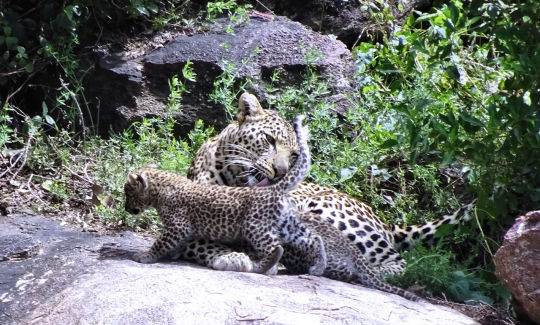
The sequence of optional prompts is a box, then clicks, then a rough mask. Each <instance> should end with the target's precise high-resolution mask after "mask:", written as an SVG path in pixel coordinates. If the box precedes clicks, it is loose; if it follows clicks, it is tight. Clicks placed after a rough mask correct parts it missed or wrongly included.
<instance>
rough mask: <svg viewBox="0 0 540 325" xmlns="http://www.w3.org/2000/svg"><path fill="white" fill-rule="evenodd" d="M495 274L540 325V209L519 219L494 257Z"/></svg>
mask: <svg viewBox="0 0 540 325" xmlns="http://www.w3.org/2000/svg"><path fill="white" fill-rule="evenodd" d="M495 275H496V276H497V277H498V278H499V279H500V280H501V281H502V282H503V283H504V284H505V285H506V286H507V287H508V289H510V292H511V293H512V296H513V297H514V299H515V303H517V306H516V307H517V308H516V309H517V310H522V311H523V312H525V313H526V314H527V316H528V317H529V318H530V319H532V320H533V321H534V322H536V323H539V324H540V210H538V211H532V212H528V213H527V214H525V215H524V216H521V217H519V218H517V219H516V222H515V223H514V226H512V228H510V230H508V232H507V233H506V235H505V236H504V242H503V245H502V246H501V247H500V248H499V250H498V251H497V253H496V254H495Z"/></svg>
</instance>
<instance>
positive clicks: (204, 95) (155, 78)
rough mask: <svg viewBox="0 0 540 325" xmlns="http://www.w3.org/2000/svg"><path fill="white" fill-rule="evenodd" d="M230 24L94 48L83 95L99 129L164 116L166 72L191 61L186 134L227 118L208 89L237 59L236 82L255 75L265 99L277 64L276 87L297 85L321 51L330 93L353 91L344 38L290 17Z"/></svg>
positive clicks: (182, 120) (182, 129)
mask: <svg viewBox="0 0 540 325" xmlns="http://www.w3.org/2000/svg"><path fill="white" fill-rule="evenodd" d="M227 24H230V23H228V22H227V21H225V20H218V23H217V24H216V25H215V26H214V27H212V28H211V29H210V31H207V32H204V33H200V34H195V35H192V36H188V35H177V36H174V37H169V38H167V37H165V36H163V35H156V36H154V37H153V43H154V44H153V46H151V47H142V48H140V47H137V48H135V49H131V50H127V51H116V52H115V51H113V50H111V49H107V48H102V49H100V50H99V51H97V52H96V53H97V57H98V59H97V67H96V70H95V71H94V73H93V74H92V75H90V76H89V77H87V78H86V85H85V89H86V97H87V98H88V99H89V100H90V101H91V102H93V103H94V104H95V107H99V117H96V118H98V119H99V122H100V126H101V127H102V130H105V131H106V130H108V129H109V127H112V128H113V129H115V130H121V129H124V128H125V127H127V126H128V125H129V124H131V123H132V122H133V121H135V120H139V119H140V118H141V117H148V116H160V115H163V114H164V112H165V106H166V103H167V97H168V95H169V93H170V91H169V85H168V79H169V78H171V77H172V76H173V75H175V74H176V75H179V76H181V72H182V68H183V67H184V65H185V64H186V62H187V61H188V60H189V61H191V62H192V63H193V68H194V71H195V73H196V74H197V80H196V82H189V81H187V82H186V85H187V88H188V90H189V93H188V94H185V96H184V97H183V99H182V110H181V112H180V113H179V114H178V116H176V118H177V121H178V123H179V127H178V130H177V131H179V133H180V134H182V133H183V134H185V133H187V132H188V131H189V130H190V129H191V128H192V126H193V124H194V122H195V121H196V120H197V119H202V120H203V121H204V122H206V123H207V124H212V125H215V126H217V128H218V129H219V128H222V127H224V126H225V125H227V123H228V121H227V120H226V117H225V112H224V109H223V107H224V105H223V103H215V102H213V101H211V100H210V98H209V94H211V93H212V92H213V91H214V88H215V87H214V82H215V81H216V79H217V78H218V76H220V75H221V74H222V73H223V72H224V71H225V70H226V67H227V66H230V64H232V65H233V66H234V69H233V70H234V73H233V74H232V75H233V83H235V84H236V89H238V88H239V87H238V86H239V85H240V84H244V83H245V81H246V80H248V79H249V80H251V81H252V82H251V83H250V84H248V85H246V87H247V88H248V90H249V91H250V92H252V93H254V94H255V95H256V96H257V97H259V98H260V99H261V101H262V102H263V105H264V100H265V98H266V97H267V96H266V95H267V93H266V88H265V86H266V85H269V84H270V83H271V78H272V75H273V74H274V72H275V71H278V72H279V74H280V78H279V81H278V82H277V83H275V84H273V87H275V88H277V89H282V90H283V89H284V88H285V87H287V86H291V85H295V86H298V85H299V84H300V83H301V82H302V80H303V76H304V74H305V72H306V68H307V63H306V57H307V56H308V55H309V54H310V52H312V50H316V51H318V52H319V53H320V54H321V55H322V58H321V59H320V60H318V61H314V62H312V64H313V66H314V69H315V70H316V71H317V73H319V74H320V75H321V78H323V79H324V80H325V81H327V82H328V83H329V86H330V90H331V94H329V95H339V94H346V93H349V92H351V90H352V86H353V82H354V74H355V71H356V67H355V63H354V60H353V58H352V55H351V53H350V52H349V50H348V49H347V48H346V47H345V45H344V44H343V43H341V42H340V41H337V40H335V39H333V38H331V37H329V36H325V35H320V34H318V33H315V32H313V31H311V30H309V29H307V28H305V27H304V26H302V25H301V24H299V23H296V22H293V21H291V20H289V19H287V18H285V17H276V18H275V19H273V20H260V19H255V18H254V19H251V20H250V22H249V23H248V24H246V25H244V26H239V27H236V28H234V33H233V34H232V33H227V32H225V28H224V26H225V25H227ZM166 33H167V32H163V34H166ZM156 40H158V41H156ZM159 40H162V41H161V42H160V41H159ZM128 42H129V41H128ZM128 42H127V43H128Z"/></svg>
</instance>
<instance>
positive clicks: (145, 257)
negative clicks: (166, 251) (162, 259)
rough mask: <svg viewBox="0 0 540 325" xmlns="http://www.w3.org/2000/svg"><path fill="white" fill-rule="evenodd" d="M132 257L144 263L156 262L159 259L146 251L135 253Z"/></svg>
mask: <svg viewBox="0 0 540 325" xmlns="http://www.w3.org/2000/svg"><path fill="white" fill-rule="evenodd" d="M132 259H133V260H134V261H135V262H138V263H143V264H150V263H155V262H156V261H157V258H155V257H154V256H152V255H151V254H150V253H146V252H144V253H135V254H133V257H132Z"/></svg>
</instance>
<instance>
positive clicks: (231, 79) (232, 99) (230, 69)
mask: <svg viewBox="0 0 540 325" xmlns="http://www.w3.org/2000/svg"><path fill="white" fill-rule="evenodd" d="M222 46H225V47H227V46H229V45H228V44H222ZM258 52H259V47H258V46H256V47H255V48H253V52H252V53H251V55H250V56H249V57H247V58H243V59H242V60H241V62H242V66H241V67H236V66H235V65H234V63H232V62H229V61H227V60H222V62H221V66H222V67H223V72H222V73H221V74H220V75H219V76H218V77H217V78H216V80H215V81H214V90H213V91H212V93H211V94H210V96H209V97H210V100H212V101H213V102H214V103H216V104H220V105H223V109H224V110H225V116H226V118H227V121H229V122H232V120H233V119H234V116H235V114H236V109H237V105H236V95H237V94H238V93H239V92H240V91H242V90H244V89H245V88H246V87H247V86H248V85H250V84H251V80H250V79H246V80H244V81H243V82H238V80H239V79H240V78H239V73H238V71H239V69H241V68H244V67H246V66H247V65H248V64H249V62H250V61H251V60H252V59H253V58H254V57H255V55H256V54H257V53H258Z"/></svg>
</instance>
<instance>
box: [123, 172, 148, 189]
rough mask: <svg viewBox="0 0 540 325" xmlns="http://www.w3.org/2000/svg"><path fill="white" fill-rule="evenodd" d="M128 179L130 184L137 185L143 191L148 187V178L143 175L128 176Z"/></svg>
mask: <svg viewBox="0 0 540 325" xmlns="http://www.w3.org/2000/svg"><path fill="white" fill-rule="evenodd" d="M128 179H129V182H130V183H135V184H138V185H139V186H140V187H141V189H143V190H144V189H146V188H147V187H148V178H147V176H146V174H145V173H140V174H129V176H128Z"/></svg>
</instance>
